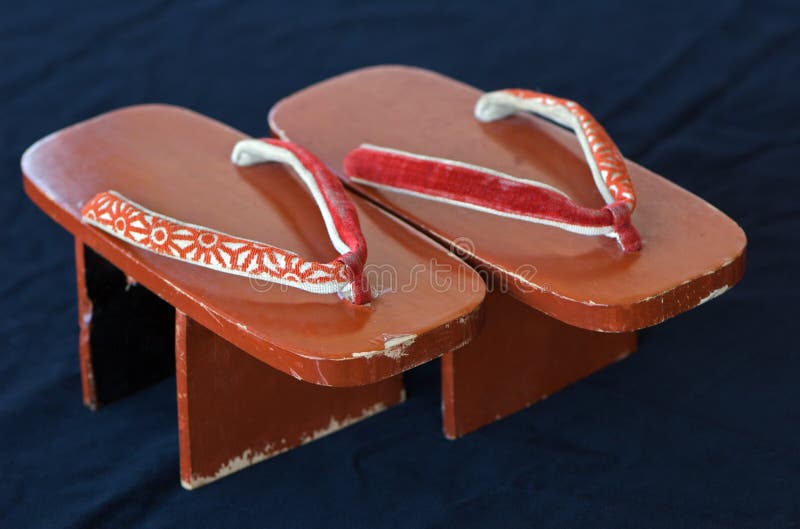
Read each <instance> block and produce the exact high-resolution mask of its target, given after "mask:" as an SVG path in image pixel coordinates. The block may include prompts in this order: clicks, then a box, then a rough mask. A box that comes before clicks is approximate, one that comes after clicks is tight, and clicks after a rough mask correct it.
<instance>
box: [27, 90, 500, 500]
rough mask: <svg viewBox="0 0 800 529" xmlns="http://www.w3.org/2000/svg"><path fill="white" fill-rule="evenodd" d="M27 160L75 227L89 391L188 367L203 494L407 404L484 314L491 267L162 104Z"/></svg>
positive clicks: (71, 132) (71, 133) (63, 140)
mask: <svg viewBox="0 0 800 529" xmlns="http://www.w3.org/2000/svg"><path fill="white" fill-rule="evenodd" d="M231 151H232V152H233V154H232V155H231ZM231 158H233V162H234V163H231ZM263 162H280V163H263ZM22 169H23V173H24V177H25V178H24V183H25V189H26V191H27V193H28V195H29V196H30V197H31V199H32V200H33V201H34V202H35V203H36V204H37V205H39V206H40V207H41V208H42V209H43V210H44V211H45V212H46V213H48V214H49V215H51V216H52V217H53V218H54V219H55V220H56V221H57V222H59V223H60V224H61V225H62V226H64V227H65V228H66V229H67V230H69V231H70V232H71V233H72V234H73V235H74V236H75V249H76V263H77V275H78V302H79V317H80V326H81V341H80V359H81V373H82V381H83V389H84V401H85V403H86V404H87V405H88V406H90V407H92V408H95V407H97V406H100V405H102V404H105V403H107V402H109V401H111V400H114V399H116V398H119V397H122V396H124V395H125V394H127V393H130V392H132V391H135V390H136V389H138V388H140V387H143V386H144V385H147V384H150V383H152V382H154V381H156V380H158V379H159V378H161V377H163V376H167V375H168V374H169V372H170V371H171V370H170V366H171V365H172V366H175V368H174V370H175V371H176V377H177V386H178V392H177V395H178V421H179V437H180V464H181V469H180V470H181V482H182V483H183V485H184V486H185V487H187V488H195V487H198V486H201V485H203V484H205V483H208V482H210V481H213V480H215V479H218V478H220V477H223V476H225V475H227V474H230V473H231V472H234V471H236V470H239V469H241V468H244V467H246V466H248V465H250V464H253V463H256V462H258V461H261V460H263V459H266V458H268V457H271V456H273V455H276V454H279V453H281V452H283V451H286V450H288V449H290V448H293V447H295V446H297V445H299V444H302V443H305V442H308V441H311V440H313V439H316V438H318V437H321V436H323V435H326V434H328V433H331V432H334V431H336V430H338V429H340V428H343V427H345V426H347V425H348V424H351V423H353V422H355V421H357V420H360V419H362V418H364V417H367V416H369V415H372V414H374V413H377V412H379V411H381V410H383V409H386V408H387V407H389V406H391V405H393V404H397V403H399V402H402V400H403V399H404V392H403V383H402V376H401V373H402V372H404V371H405V370H408V369H410V368H412V367H414V366H417V365H419V364H422V363H424V362H427V361H429V360H431V359H434V358H437V357H439V356H441V355H442V354H444V353H447V352H450V351H452V350H454V349H457V348H458V347H461V346H462V345H464V344H465V343H466V342H468V341H469V340H470V339H471V338H472V337H473V336H474V335H475V334H476V332H477V328H478V326H479V324H480V306H481V302H482V299H483V297H484V294H485V290H484V286H483V283H482V281H481V280H480V278H479V277H478V275H477V274H476V273H475V272H474V271H473V270H472V269H470V268H469V267H468V266H466V265H465V264H464V263H462V262H461V261H460V260H458V259H457V258H455V257H454V256H452V255H450V254H448V253H447V252H445V251H443V250H442V249H441V248H440V247H438V246H437V245H436V244H434V243H432V242H431V241H429V240H427V239H426V238H425V237H423V236H420V234H419V233H418V232H416V231H415V230H413V229H411V228H409V227H408V226H406V225H405V224H404V223H402V222H400V221H398V220H396V219H394V218H392V217H391V216H390V215H388V214H386V213H384V212H382V211H380V210H379V209H378V208H377V207H375V206H373V205H371V204H369V203H368V202H367V201H365V200H363V199H361V198H358V197H357V196H355V195H353V194H351V193H349V192H347V191H345V190H344V188H343V187H342V185H341V183H340V181H339V180H338V178H337V177H335V176H334V175H332V174H331V173H330V172H329V170H328V169H327V168H326V166H325V165H324V164H323V163H321V162H320V161H319V160H318V159H317V158H316V157H314V156H313V155H311V154H310V153H309V152H308V151H306V150H304V149H302V148H300V147H298V146H297V145H292V144H290V143H287V142H281V141H274V140H266V141H261V140H254V139H248V138H247V137H246V136H244V135H243V134H241V133H240V132H237V131H235V130H233V129H231V128H229V127H227V126H225V125H222V124H221V123H218V122H215V121H213V120H211V119H209V118H206V117H203V116H201V115H199V114H196V113H194V112H191V111H187V110H184V109H180V108H175V107H167V106H158V105H150V106H140V107H131V108H127V109H123V110H118V111H115V112H111V113H109V114H104V115H102V116H99V117H97V118H94V119H91V120H89V121H86V122H83V123H79V124H77V125H75V126H72V127H69V128H67V129H65V130H62V131H59V132H57V133H54V134H51V135H49V136H47V137H46V138H44V139H43V140H41V141H39V142H38V143H36V144H35V145H33V146H32V147H31V148H30V149H28V151H27V152H26V153H25V155H24V156H23V160H22ZM110 190H113V191H110ZM140 204H141V205H140ZM155 212H158V213H155ZM320 216H321V217H322V219H321V220H322V222H320ZM176 219H181V220H176ZM256 241H267V242H263V243H262V242H256ZM367 247H369V254H367ZM372 272H377V273H372ZM447 284H454V285H455V284H458V285H464V288H444V286H446V285H447ZM154 294H155V295H154ZM172 355H174V359H173V357H172Z"/></svg>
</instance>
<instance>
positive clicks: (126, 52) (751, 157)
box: [0, 0, 800, 528]
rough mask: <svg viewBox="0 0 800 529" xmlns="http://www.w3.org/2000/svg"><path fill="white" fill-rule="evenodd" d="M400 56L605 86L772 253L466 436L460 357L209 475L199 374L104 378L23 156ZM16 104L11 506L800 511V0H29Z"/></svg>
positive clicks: (7, 329) (9, 57) (258, 514)
mask: <svg viewBox="0 0 800 529" xmlns="http://www.w3.org/2000/svg"><path fill="white" fill-rule="evenodd" d="M385 62H390V63H408V64H414V65H419V66H424V67H429V68H432V69H435V70H439V71H441V72H443V73H445V74H448V75H451V76H453V77H456V78H458V79H461V80H464V81H466V82H469V83H471V84H474V85H476V86H479V87H481V88H484V89H495V88H502V87H506V86H523V87H531V88H538V89H541V90H544V91H547V92H552V93H555V94H558V95H562V96H565V97H569V98H572V99H576V100H578V101H580V102H581V103H583V104H584V105H585V106H586V107H587V108H589V109H590V110H591V111H592V112H593V113H594V114H595V115H596V116H597V117H598V118H599V119H600V120H601V122H602V123H604V124H605V125H606V127H607V128H608V130H609V131H610V133H611V135H612V136H613V137H614V138H615V139H616V141H617V143H618V144H619V146H620V148H621V149H622V151H623V153H625V154H626V155H627V156H628V157H630V158H633V159H636V160H637V161H639V162H641V163H643V164H644V165H647V166H648V167H650V168H652V169H653V170H655V171H657V172H659V173H661V174H663V175H665V176H666V177H668V178H670V179H672V180H674V181H675V182H677V183H678V184H680V185H682V186H684V187H686V188H688V189H689V190H691V191H693V192H694V193H696V194H698V195H700V196H701V197H703V198H705V199H707V200H709V201H710V202H712V203H713V204H715V205H716V206H718V207H719V208H720V209H722V210H724V211H725V212H726V213H728V214H729V215H730V216H731V217H732V218H734V219H735V220H736V221H737V222H739V223H740V224H741V225H742V226H743V228H744V229H745V231H746V232H747V234H748V237H749V248H748V270H747V274H746V277H745V279H744V281H743V282H742V283H741V284H740V285H739V286H737V287H736V288H735V289H733V290H732V291H731V292H729V293H727V294H726V295H724V296H723V297H721V298H719V299H717V300H715V301H713V302H711V303H708V304H706V305H704V306H702V307H701V308H699V309H698V310H695V311H692V312H691V313H689V314H685V315H682V316H680V317H677V318H675V319H673V320H671V321H669V322H667V323H665V324H663V325H660V326H658V327H656V328H653V329H648V330H645V331H643V332H642V333H641V337H642V340H641V348H640V351H639V352H638V353H637V354H635V355H633V356H632V357H631V358H630V359H628V360H626V361H625V362H622V363H620V364H617V365H614V366H612V367H610V368H608V369H606V370H605V371H603V372H601V373H599V374H597V375H595V376H592V377H590V378H589V379H587V380H585V381H583V382H581V383H579V384H577V385H575V386H573V387H571V388H569V389H568V390H566V391H563V392H561V393H559V394H556V395H553V396H552V397H551V398H549V399H548V400H546V401H544V402H542V403H540V404H537V405H536V406H534V407H533V408H531V409H529V410H527V411H524V412H522V413H519V414H517V415H515V416H513V417H511V418H509V419H506V420H503V421H500V422H498V423H496V424H494V425H492V426H490V427H488V428H485V429H483V430H481V431H479V432H477V433H475V434H472V435H470V436H468V437H466V438H464V439H462V440H460V441H459V442H455V443H453V442H448V441H446V440H445V439H444V438H443V437H442V435H441V433H440V411H439V410H440V408H439V396H438V376H439V372H438V369H439V367H438V364H436V363H433V364H430V365H428V366H425V367H423V368H421V369H418V370H415V371H412V372H411V373H409V374H408V376H407V385H408V395H409V399H408V402H407V403H406V404H404V405H402V406H399V407H396V408H394V409H392V410H390V411H388V412H386V413H383V414H381V415H379V416H377V417H375V418H373V419H371V420H368V421H364V422H362V423H360V424H358V425H356V426H354V427H351V428H349V429H347V430H345V431H343V432H341V433H338V434H335V435H333V436H330V437H328V438H325V439H323V440H321V441H318V442H315V443H312V444H309V445H306V446H304V447H302V448H299V449H297V450H294V451H291V452H289V453H287V454H284V455H281V456H280V457H277V458H275V459H272V460H270V461H268V462H265V463H262V464H260V465H257V466H255V467H253V468H251V469H248V470H246V471H243V472H241V473H239V474H236V475H235V476H233V477H230V478H227V479H225V480H223V481H220V482H218V483H216V484H213V485H211V486H208V487H205V488H203V489H200V490H198V491H196V492H191V493H190V492H186V491H184V490H183V489H181V488H180V486H179V483H178V447H177V428H176V420H175V419H176V405H175V396H174V391H175V387H174V386H175V382H174V379H167V380H165V381H163V382H161V383H159V384H157V385H156V386H153V387H151V388H150V389H147V390H145V391H143V392H141V393H138V394H136V395H134V396H132V397H130V398H128V399H125V400H123V401H121V402H119V403H116V404H114V405H111V406H109V407H107V408H104V409H102V410H101V411H99V412H97V413H91V412H89V411H88V410H86V409H85V408H84V407H83V406H82V405H81V401H80V380H79V373H78V363H77V325H76V321H77V319H76V308H75V281H74V275H73V250H72V239H71V237H70V236H68V234H67V233H66V232H65V231H64V230H62V229H61V228H59V227H58V226H57V225H56V224H55V223H53V222H52V221H51V220H49V219H48V218H47V217H45V216H44V215H43V214H42V213H41V212H40V211H38V210H37V209H36V208H35V207H34V206H33V205H32V204H31V203H30V202H29V201H28V200H27V199H26V198H25V196H24V195H23V192H22V187H21V179H20V173H19V165H18V163H19V157H20V155H21V154H22V151H23V150H24V149H25V147H27V146H28V145H29V144H30V143H32V142H33V141H35V140H37V139H39V138H40V137H42V136H43V135H45V134H47V133H49V132H52V131H54V130H57V129H59V128H61V127H64V126H66V125H69V124H71V123H74V122H76V121H79V120H82V119H85V118H88V117H91V116H93V115H95V114H98V113H100V112H104V111H107V110H111V109H113V108H116V107H119V106H123V105H130V104H135V103H140V102H152V101H161V102H168V103H174V104H178V105H183V106H187V107H190V108H193V109H195V110H198V111H200V112H202V113H205V114H207V115H210V116H212V117H214V118H217V119H219V120H221V121H224V122H226V123H229V124H231V125H233V126H235V127H237V128H239V129H241V130H243V131H245V132H247V133H249V134H252V135H262V134H264V133H265V131H266V111H267V108H268V107H269V106H270V104H271V103H272V102H274V101H276V100H277V99H278V98H280V97H282V96H284V95H286V94H288V93H290V92H292V91H294V90H297V89H300V88H302V87H304V86H306V85H308V84H310V83H313V82H315V81H318V80H321V79H323V78H325V77H328V76H330V75H333V74H337V73H340V72H342V71H345V70H348V69H352V68H354V67H358V66H363V65H369V64H376V63H385ZM0 111H1V112H0V156H1V158H0V163H2V165H1V166H0V169H1V172H0V175H1V176H2V178H3V182H2V183H3V186H2V189H3V190H2V191H0V220H1V221H2V224H0V226H2V228H0V314H1V315H2V319H0V344H2V345H0V347H1V349H0V353H1V354H0V527H46V528H53V527H128V526H141V527H170V526H175V525H177V524H185V526H186V527H273V528H278V527H460V528H466V527H492V528H494V527H497V528H501V527H502V528H506V527H537V528H544V527H570V528H575V527H636V528H641V527H664V528H675V527H721V528H722V527H725V528H729V527H753V528H768V527H792V526H795V527H797V526H798V524H800V507H798V504H799V502H798V497H800V448H799V447H798V446H799V443H798V442H799V441H800V424H799V423H800V384H799V382H800V380H799V379H800V346H799V345H798V339H797V334H796V332H797V326H798V315H800V311H798V310H797V308H796V306H797V303H798V298H799V297H800V296H799V294H800V289H798V279H797V274H798V266H799V265H800V252H798V242H799V241H798V239H799V238H800V235H798V234H800V213H799V210H800V208H798V205H797V200H798V197H797V195H798V189H799V188H800V186H799V185H798V178H800V174H799V173H800V171H799V170H798V164H800V4H798V3H797V2H796V1H793V0H787V1H785V2H782V3H781V2H755V1H752V2H743V1H742V2H717V1H695V2H677V1H676V2H661V3H651V2H639V1H635V0H630V1H622V0H609V1H605V2H592V1H581V2H563V1H546V2H531V1H524V2H518V3H515V4H504V3H502V2H475V1H463V2H445V3H441V4H434V3H432V2H429V1H417V0H414V1H397V2H393V3H391V4H384V5H376V4H370V3H367V2H351V3H342V2H336V3H324V2H309V1H295V2H280V3H278V2H218V1H205V2H195V3H193V4H192V5H176V4H174V3H172V2H155V1H152V0H147V1H140V2H117V3H112V2H105V1H97V2H92V3H86V2H64V3H53V4H48V3H45V2H26V3H16V2H15V3H5V2H4V3H3V5H2V10H0ZM680 214H681V212H679V211H677V212H676V215H680Z"/></svg>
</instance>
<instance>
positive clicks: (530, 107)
mask: <svg viewBox="0 0 800 529" xmlns="http://www.w3.org/2000/svg"><path fill="white" fill-rule="evenodd" d="M542 101H544V102H540V101H537V100H536V99H520V98H518V97H515V96H513V95H511V94H509V93H508V92H506V91H497V92H488V93H486V94H484V95H482V96H481V97H480V99H478V102H477V103H476V105H475V117H476V118H477V119H478V121H482V122H489V121H496V120H498V119H502V118H505V117H507V116H510V115H511V114H514V113H515V112H530V113H533V114H538V115H540V116H544V117H546V118H548V119H551V120H553V121H555V122H556V123H558V124H559V125H561V126H563V127H567V128H569V129H571V130H572V131H573V132H574V133H575V135H576V136H577V137H578V142H579V143H580V146H581V149H582V150H583V153H584V156H585V157H586V161H587V163H588V164H589V168H590V169H591V171H592V177H593V178H594V182H595V185H596V186H597V190H598V191H599V192H600V194H601V195H602V197H603V200H605V202H606V204H611V203H613V202H614V197H613V196H612V195H611V192H610V191H609V189H608V186H607V185H606V182H605V180H604V179H603V176H602V174H601V171H600V168H599V167H598V166H597V162H596V161H595V159H594V156H592V148H591V146H590V145H589V139H588V138H587V137H586V133H585V132H584V130H583V127H582V126H581V123H580V121H579V120H578V118H577V116H575V115H574V114H572V113H571V112H570V111H569V110H567V109H566V108H564V107H563V106H560V105H558V104H556V101H555V100H554V99H548V98H546V97H544V98H542ZM548 101H552V103H548ZM573 104H574V103H573Z"/></svg>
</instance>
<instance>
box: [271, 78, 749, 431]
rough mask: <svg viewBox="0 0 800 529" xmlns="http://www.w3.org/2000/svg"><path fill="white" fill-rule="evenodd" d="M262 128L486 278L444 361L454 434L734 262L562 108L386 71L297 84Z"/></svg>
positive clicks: (735, 250) (577, 366)
mask: <svg viewBox="0 0 800 529" xmlns="http://www.w3.org/2000/svg"><path fill="white" fill-rule="evenodd" d="M530 113H533V114H536V115H538V116H540V117H545V118H547V120H549V121H546V120H544V119H541V118H540V117H536V116H530V115H528V114H530ZM521 114H524V115H521ZM476 118H477V119H476ZM551 121H552V122H551ZM553 122H554V123H553ZM269 123H270V127H271V129H272V131H273V133H274V134H276V135H277V136H278V137H280V138H282V139H289V140H293V141H298V142H301V143H303V144H304V145H307V146H309V147H310V148H312V149H314V150H315V152H316V153H317V154H318V155H319V156H320V157H321V159H322V160H324V161H325V162H326V163H328V164H329V165H330V166H331V167H332V168H333V169H334V171H336V172H337V174H338V175H339V176H340V177H341V178H343V179H345V180H346V182H347V184H348V185H349V186H350V187H352V188H353V189H355V190H357V191H358V192H359V193H361V194H362V195H364V196H366V197H367V198H369V199H370V200H372V201H374V202H375V203H377V204H379V205H380V206H381V207H383V208H384V209H386V210H388V211H391V212H393V213H395V214H396V215H398V216H399V217H401V218H402V219H404V220H406V221H407V222H409V223H410V224H412V225H413V226H415V227H417V228H418V229H420V230H421V231H423V232H424V233H426V234H428V235H430V236H431V237H433V238H435V239H437V240H439V241H440V242H442V243H443V244H445V245H446V246H448V247H450V248H452V249H453V250H454V251H457V252H458V253H459V254H460V255H462V256H463V257H464V258H465V259H466V260H467V262H469V263H470V264H471V265H472V266H473V267H474V268H476V269H477V270H480V271H482V272H483V273H485V274H486V275H487V276H489V277H490V279H491V280H492V281H491V283H490V285H491V286H492V287H493V288H492V289H491V292H490V294H489V295H488V297H487V301H486V307H487V309H486V310H487V315H486V325H485V327H484V330H483V331H482V334H481V336H480V337H479V338H477V339H476V340H474V341H473V342H472V343H471V344H470V345H469V346H467V347H466V348H464V349H462V350H460V351H458V353H456V354H447V355H445V357H444V359H443V379H442V393H443V409H444V421H445V425H444V427H445V432H446V434H447V435H448V436H449V437H457V436H459V435H463V434H464V433H467V432H469V431H471V430H474V429H476V428H478V427H480V426H482V425H484V424H487V423H489V422H492V421H494V420H495V419H496V418H498V417H501V416H503V415H506V414H509V413H512V412H514V411H516V410H518V409H520V408H522V407H525V406H528V405H530V404H531V403H533V402H536V401H537V400H539V399H541V398H544V397H545V396H547V395H549V394H552V393H553V392H554V391H557V390H558V389H560V388H563V387H564V386H566V385H567V384H569V383H571V382H573V381H575V380H578V379H579V378H581V377H584V376H586V375H588V374H589V373H591V372H593V371H595V370H596V369H598V368H600V367H602V366H604V365H607V364H608V363H610V362H613V361H615V360H618V359H621V358H623V357H625V356H626V355H628V354H629V353H630V352H632V351H633V350H634V349H635V346H636V337H635V334H634V333H633V332H632V331H635V330H637V329H640V328H643V327H647V326H650V325H655V324H657V323H660V322H662V321H664V320H666V319H667V318H670V317H672V316H675V315H677V314H679V313H681V312H684V311H686V310H689V309H691V308H693V307H696V306H698V305H700V304H702V303H704V302H706V301H708V300H710V299H712V298H714V297H716V296H719V295H720V294H722V293H723V292H725V291H726V290H727V289H729V288H730V287H732V286H733V285H734V284H735V283H736V282H737V281H739V279H740V278H741V277H742V274H743V272H744V250H745V246H746V238H745V235H744V233H743V232H742V230H741V229H740V228H739V226H737V225H736V223H735V222H733V221H732V220H731V219H729V218H728V217H727V216H725V215H724V214H723V213H722V212H720V211H719V210H717V209H716V208H714V207H713V206H711V205H710V204H708V203H707V202H705V201H703V200H702V199H700V198H698V197H697V196H695V195H692V194H691V193H689V192H687V191H686V190H684V189H681V188H680V187H678V186H676V185H674V184H672V183H671V182H669V181H667V180H665V179H664V178H662V177H660V176H657V175H655V174H654V173H652V172H650V171H648V170H647V169H645V168H643V167H641V166H639V165H637V164H635V163H634V162H631V161H629V160H625V159H624V158H622V156H621V155H620V154H619V152H618V151H617V148H616V146H615V145H614V143H613V141H611V139H610V138H609V137H608V135H607V134H606V132H605V131H604V130H603V128H602V127H601V126H600V125H599V124H598V123H597V122H596V121H595V120H594V119H593V118H592V117H591V115H590V114H589V113H588V112H586V111H585V110H584V109H583V108H582V107H580V106H579V105H578V104H576V103H574V102H571V101H567V100H564V99H560V98H557V97H553V96H548V95H546V94H540V93H536V92H532V91H527V90H504V91H499V92H494V93H489V94H484V93H482V92H480V91H479V90H476V89H475V88H472V87H470V86H467V85H465V84H462V83H460V82H457V81H454V80H452V79H449V78H447V77H444V76H442V75H439V74H436V73H433V72H430V71H426V70H421V69H416V68H408V67H401V66H384V67H374V68H367V69H363V70H358V71H355V72H351V73H348V74H344V75H341V76H338V77H335V78H333V79H330V80H327V81H324V82H321V83H319V84H317V85H314V86H311V87H309V88H307V89H305V90H302V91H300V92H298V93H296V94H294V95H292V96H290V97H288V98H286V99H284V100H282V101H280V102H279V103H277V104H276V105H275V106H274V107H273V108H272V110H271V112H270V118H269ZM564 127H566V128H569V129H572V131H567V130H565V129H564ZM576 135H577V137H578V141H576V138H575V136H576ZM587 164H588V167H587ZM511 175H513V176H511ZM593 181H594V183H595V185H594V186H591V185H589V184H590V183H591V182H593ZM634 190H635V191H634ZM637 204H638V207H637ZM634 208H635V209H634ZM581 235H584V236H581ZM591 235H600V236H599V237H595V236H591Z"/></svg>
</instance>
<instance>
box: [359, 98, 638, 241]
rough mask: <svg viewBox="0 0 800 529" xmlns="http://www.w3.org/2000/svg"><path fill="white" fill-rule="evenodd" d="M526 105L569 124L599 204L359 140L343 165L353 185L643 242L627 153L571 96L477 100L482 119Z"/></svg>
mask: <svg viewBox="0 0 800 529" xmlns="http://www.w3.org/2000/svg"><path fill="white" fill-rule="evenodd" d="M515 112H530V113H533V114H537V115H540V116H544V117H546V118H548V119H551V120H553V121H555V122H556V123H558V124H560V125H562V126H565V127H568V128H571V129H572V130H573V131H574V132H575V134H576V136H577V137H578V141H579V143H580V145H581V147H582V149H583V152H584V155H585V156H586V160H587V163H588V164H589V168H590V169H591V172H592V175H593V177H594V183H595V185H596V186H597V189H598V191H599V192H600V194H601V196H602V197H603V199H604V201H605V202H606V205H605V206H604V207H602V208H599V209H593V208H587V207H584V206H581V205H579V204H577V203H575V202H574V201H573V200H572V199H571V198H570V197H569V196H568V195H567V194H566V193H564V192H562V191H560V190H558V189H556V188H554V187H552V186H549V185H546V184H543V183H541V182H536V181H533V180H526V179H522V178H516V177H514V176H511V175H508V174H505V173H501V172H499V171H494V170H492V169H487V168H485V167H480V166H476V165H472V164H467V163H463V162H459V161H455V160H448V159H445V158H435V157H431V156H424V155H420V154H414V153H409V152H404V151H400V150H396V149H391V148H388V147H379V146H376V145H370V144H364V145H361V146H360V147H358V148H356V149H354V150H353V151H351V152H350V153H349V154H348V155H347V157H346V158H345V161H344V168H345V172H346V173H347V175H348V176H349V178H350V179H351V180H352V181H354V182H357V183H359V184H363V185H366V186H371V187H375V188H379V189H387V190H390V191H395V192H398V193H405V194H410V195H414V196H419V197H422V198H426V199H429V200H436V201H440V202H443V203H448V204H454V205H457V206H461V207H465V208H469V209H474V210H478V211H483V212H486V213H491V214H495V215H500V216H504V217H510V218H515V219H520V220H525V221H528V222H535V223H539V224H546V225H549V226H554V227H557V228H561V229H563V230H567V231H570V232H573V233H578V234H581V235H605V236H608V237H614V238H615V239H616V240H617V241H618V243H619V245H620V246H621V247H622V249H623V250H624V251H626V252H634V251H638V250H639V249H641V246H642V242H641V238H640V236H639V233H638V232H637V231H636V228H634V227H633V225H632V224H631V214H632V213H633V210H634V209H635V207H636V194H635V193H634V190H633V185H632V183H631V180H630V176H629V174H628V170H627V167H626V165H625V160H624V158H623V157H622V155H621V154H620V152H619V149H617V146H616V145H615V144H614V142H613V141H612V140H611V138H610V137H609V136H608V133H606V131H605V130H604V129H603V127H602V126H601V125H600V124H599V123H598V122H597V121H596V120H595V119H594V118H593V117H592V116H591V115H590V114H589V113H588V112H587V111H586V110H584V109H583V108H582V107H581V106H580V105H578V104H577V103H575V102H573V101H569V100H566V99H561V98H557V97H553V96H550V95H546V94H540V93H538V92H533V91H530V90H517V89H515V90H501V91H498V92H490V93H487V94H484V95H483V96H482V97H481V98H480V99H479V100H478V102H477V104H476V106H475V116H476V118H477V119H478V120H480V121H483V122H488V121H495V120H498V119H502V118H505V117H507V116H509V115H511V114H513V113H515Z"/></svg>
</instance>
